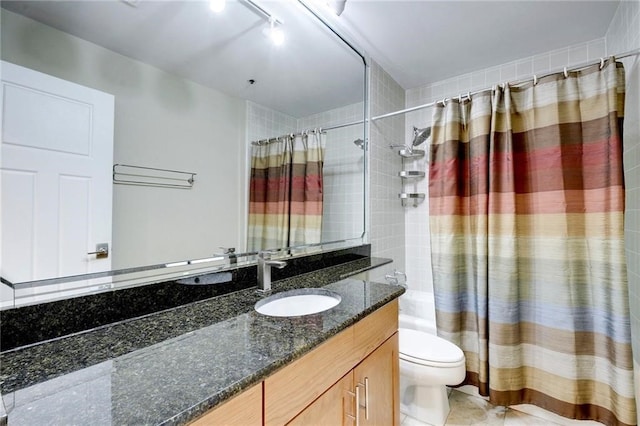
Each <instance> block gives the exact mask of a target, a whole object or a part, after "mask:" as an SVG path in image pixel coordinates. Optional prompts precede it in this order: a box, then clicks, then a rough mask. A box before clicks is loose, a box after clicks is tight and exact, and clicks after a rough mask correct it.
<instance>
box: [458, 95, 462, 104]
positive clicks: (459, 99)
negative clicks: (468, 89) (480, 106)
mask: <svg viewBox="0 0 640 426" xmlns="http://www.w3.org/2000/svg"><path fill="white" fill-rule="evenodd" d="M458 103H460V104H461V103H462V93H460V94H459V95H458Z"/></svg>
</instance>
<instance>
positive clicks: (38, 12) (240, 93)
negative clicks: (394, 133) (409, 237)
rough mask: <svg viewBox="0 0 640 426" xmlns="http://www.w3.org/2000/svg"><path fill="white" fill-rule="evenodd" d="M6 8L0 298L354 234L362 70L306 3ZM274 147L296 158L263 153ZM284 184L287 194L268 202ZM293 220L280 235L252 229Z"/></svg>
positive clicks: (360, 183) (360, 206)
mask: <svg viewBox="0 0 640 426" xmlns="http://www.w3.org/2000/svg"><path fill="white" fill-rule="evenodd" d="M225 3H226V5H225ZM216 4H217V5H218V6H220V5H224V9H223V10H222V11H218V12H214V11H213V10H212V9H214V8H215V6H216ZM1 14H2V15H1V17H2V26H1V31H2V34H1V37H2V50H1V58H2V61H3V62H2V90H3V98H2V99H3V130H2V138H3V139H2V154H1V155H2V157H1V158H0V160H1V162H2V177H1V179H2V182H1V183H2V187H1V188H2V206H1V208H2V211H1V217H2V229H1V230H0V231H1V235H2V237H1V238H2V241H1V246H0V250H1V252H0V259H2V260H1V261H0V262H1V264H0V272H1V275H2V279H3V285H1V286H0V288H1V289H2V294H1V295H0V296H2V301H1V302H2V306H3V307H7V306H17V305H19V304H23V303H34V302H37V301H41V300H50V299H52V298H60V297H67V296H72V295H76V294H84V293H86V292H87V291H95V290H101V289H104V288H106V287H109V285H106V286H105V284H104V282H105V281H104V280H103V281H96V280H84V281H78V280H75V284H74V283H73V282H69V283H64V282H63V281H64V280H57V281H56V280H55V279H58V278H60V277H69V276H77V275H79V274H88V273H94V276H95V273H99V272H103V271H114V270H127V269H131V268H133V269H134V270H138V271H141V272H139V273H138V274H137V275H136V282H138V283H144V282H145V280H146V277H147V276H146V275H145V274H146V273H145V270H146V268H147V267H152V266H153V265H165V266H166V265H171V264H172V263H175V264H176V265H179V266H183V262H184V261H185V260H202V261H203V263H204V262H206V261H208V260H211V259H213V260H218V259H219V257H220V256H219V255H220V254H222V253H224V251H225V248H233V249H235V253H236V254H241V253H246V252H253V251H255V250H260V249H278V248H282V247H285V246H309V245H312V246H313V245H316V244H319V243H327V242H332V241H341V240H349V241H350V240H357V239H358V238H360V237H361V236H362V235H363V232H364V186H365V179H364V176H365V175H364V174H365V161H366V160H365V149H364V148H365V146H364V145H365V144H363V143H362V141H363V140H366V137H365V126H364V125H363V124H362V123H363V121H364V118H365V112H364V111H365V104H366V102H365V83H366V82H365V79H366V66H365V63H364V59H363V58H362V56H360V55H359V54H357V52H355V51H354V50H353V49H352V48H350V47H349V46H348V45H347V44H345V42H344V41H343V40H341V39H340V38H339V37H337V36H336V34H334V33H333V32H332V31H331V30H330V29H329V28H328V27H327V26H326V25H324V24H323V23H322V22H321V21H320V20H319V19H318V18H317V17H316V16H315V15H314V14H313V13H310V11H309V9H308V8H307V6H306V5H305V4H303V3H301V2H299V1H284V0H278V1H258V0H255V1H253V0H251V1H250V0H235V1H233V0H227V1H226V2H221V1H220V0H218V1H214V2H209V1H148V0H110V1H69V2H67V1H3V2H2V9H1ZM278 32H281V34H278ZM281 35H283V38H284V40H278V37H280V36H281ZM274 38H275V40H274ZM274 41H275V42H279V41H281V42H282V43H281V44H279V45H277V44H278V43H274ZM353 123H356V124H353ZM110 143H112V146H111V145H109V144H110ZM273 146H275V147H276V149H275V151H272V152H270V153H269V152H268V149H269V148H270V147H273ZM283 146H289V147H290V148H291V149H293V154H291V155H290V157H291V159H290V160H287V161H291V165H289V166H281V165H280V166H278V165H276V166H274V165H273V164H271V163H268V162H265V161H266V160H264V157H268V158H271V157H274V156H275V155H282V152H281V151H282V149H281V148H277V147H283ZM278 149H280V151H278ZM300 150H309V151H311V154H309V152H308V151H305V152H304V153H303V154H300V152H299V151H300ZM265 152H267V153H266V154H265ZM274 152H275V153H277V154H274ZM256 156H258V157H259V156H262V157H263V161H262V163H260V161H257V160H256V158H255V157H256ZM285 156H286V155H285ZM301 158H302V159H301ZM265 164H267V165H266V166H265ZM318 165H319V167H318ZM278 167H280V171H279V172H280V173H281V175H280V177H277V176H276V177H275V178H273V176H271V177H266V173H267V172H269V173H271V172H272V171H273V170H272V169H275V168H278ZM94 172H95V173H94ZM283 176H284V177H283ZM287 176H288V177H287ZM285 177H287V178H285ZM283 180H288V181H290V182H288V183H287V184H289V185H290V186H291V188H293V189H288V190H285V191H284V192H282V193H287V194H288V195H286V196H284V198H283V196H277V197H275V196H274V195H273V191H274V190H275V189H276V186H277V185H279V184H282V182H283ZM309 182H311V184H310V183H309ZM296 185H303V186H304V187H305V189H304V191H303V192H301V193H300V194H302V195H300V194H298V195H295V191H296ZM307 186H309V187H311V190H310V191H311V195H308V194H309V193H308V192H305V191H307V189H308V188H307ZM280 190H282V189H281V188H280ZM252 191H253V192H252ZM314 191H315V192H314ZM306 202H309V203H310V204H305V203H306ZM260 203H266V204H265V205H260ZM283 203H285V204H286V203H289V207H284V210H287V209H288V211H290V213H291V212H293V213H291V217H286V218H285V219H282V217H279V216H278V215H279V214H281V211H280V210H282V208H283ZM267 204H268V205H267ZM292 204H295V205H294V206H293V207H291V205H292ZM274 209H275V210H274ZM278 209H280V210H278ZM295 215H298V217H297V218H292V217H293V216H295ZM285 222H286V223H287V226H293V225H291V224H292V223H294V222H295V223H296V225H295V226H296V227H297V228H296V230H294V231H291V232H290V235H289V236H285V237H284V239H280V240H274V239H272V238H266V239H264V240H263V241H262V242H260V241H258V239H256V237H255V235H256V233H258V234H259V233H260V232H263V231H264V230H263V229H261V228H276V233H277V232H278V230H279V229H280V228H278V226H280V225H281V224H282V223H285ZM305 227H307V228H306V229H305ZM309 229H312V231H311V232H310V231H309ZM271 231H272V232H273V231H274V230H273V229H271ZM294 234H295V235H297V236H295V237H294V236H293V235H294ZM300 235H303V236H302V237H300ZM305 235H306V236H305ZM308 235H311V236H310V237H309V236H308ZM257 241H258V242H257ZM275 241H279V243H276V242H275ZM105 250H108V256H104V255H103V254H104V252H105ZM228 261H229V259H228V256H227V257H224V259H222V263H224V262H228ZM195 263H198V262H195ZM195 263H194V264H195ZM136 268H137V269H136ZM106 275H109V274H106ZM152 275H153V274H149V276H152ZM42 280H45V284H46V280H49V283H48V284H46V285H42V286H41V285H39V284H40V283H42ZM146 281H148V280H146ZM52 282H53V283H55V285H51V283H52ZM109 282H112V281H107V283H109ZM6 283H12V284H14V287H15V288H19V289H21V290H20V292H19V291H17V290H15V288H14V289H11V287H10V286H9V285H7V284H6ZM25 283H33V284H25ZM96 283H98V284H96ZM15 284H21V285H18V286H15ZM17 299H20V300H21V302H17V301H16V300H17Z"/></svg>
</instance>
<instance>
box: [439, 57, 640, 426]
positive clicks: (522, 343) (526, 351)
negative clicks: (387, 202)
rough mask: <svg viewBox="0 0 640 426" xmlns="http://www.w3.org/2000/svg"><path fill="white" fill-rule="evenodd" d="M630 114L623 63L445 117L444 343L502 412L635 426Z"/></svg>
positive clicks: (455, 104)
mask: <svg viewBox="0 0 640 426" xmlns="http://www.w3.org/2000/svg"><path fill="white" fill-rule="evenodd" d="M623 109H624V70H623V68H622V65H621V64H619V63H615V61H613V60H609V61H607V63H606V66H605V67H604V68H603V69H602V70H600V66H599V65H595V66H593V67H589V68H587V69H584V70H582V71H580V72H574V73H570V74H569V76H568V77H566V78H565V76H564V75H563V74H562V73H560V74H559V75H552V76H549V77H545V78H543V79H540V80H539V81H538V83H537V84H536V85H533V84H532V83H529V84H527V85H523V86H520V87H509V86H508V85H507V87H505V88H499V87H498V88H496V89H495V90H494V91H487V92H483V93H480V94H477V95H474V96H473V97H472V99H471V100H466V101H463V102H462V103H460V102H459V101H455V100H453V101H447V103H446V106H441V105H438V106H437V107H434V112H433V133H432V146H431V161H430V184H429V191H430V194H429V200H430V226H431V247H432V266H433V274H434V291H435V296H436V318H437V323H438V332H439V335H441V336H442V337H444V338H447V339H448V340H450V341H452V342H454V343H456V344H457V345H459V346H460V347H461V348H462V349H463V351H464V353H465V356H466V360H467V377H466V379H465V383H466V384H472V385H476V386H478V388H479V391H480V393H481V394H482V395H485V396H486V395H488V396H489V397H490V401H491V402H492V403H494V404H496V405H505V406H506V405H515V404H521V403H529V404H535V405H538V406H540V407H542V408H545V409H547V410H550V411H553V412H555V413H557V414H560V415H562V416H565V417H569V418H576V419H593V420H598V421H600V422H603V423H605V424H608V425H632V424H636V411H635V410H636V407H635V402H634V397H633V396H634V392H633V365H632V358H631V342H630V318H629V306H628V292H627V291H628V290H627V278H626V264H625V253H624V239H623V237H624V230H623V226H624V224H623V221H624V184H623V168H622V117H623Z"/></svg>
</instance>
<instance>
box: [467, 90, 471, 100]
mask: <svg viewBox="0 0 640 426" xmlns="http://www.w3.org/2000/svg"><path fill="white" fill-rule="evenodd" d="M467 99H469V100H471V92H467Z"/></svg>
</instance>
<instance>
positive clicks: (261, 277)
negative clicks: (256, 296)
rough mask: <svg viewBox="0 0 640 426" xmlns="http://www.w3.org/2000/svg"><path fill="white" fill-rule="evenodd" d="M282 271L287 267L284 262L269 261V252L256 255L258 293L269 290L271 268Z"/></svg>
mask: <svg viewBox="0 0 640 426" xmlns="http://www.w3.org/2000/svg"><path fill="white" fill-rule="evenodd" d="M272 266H275V267H276V268H278V269H282V268H284V267H285V266H287V262H285V261H284V260H271V252H268V251H261V252H260V253H258V291H263V292H266V291H270V290H271V267H272Z"/></svg>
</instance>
